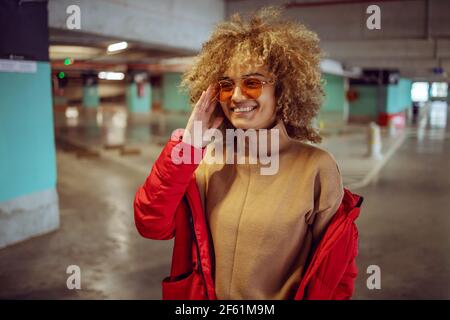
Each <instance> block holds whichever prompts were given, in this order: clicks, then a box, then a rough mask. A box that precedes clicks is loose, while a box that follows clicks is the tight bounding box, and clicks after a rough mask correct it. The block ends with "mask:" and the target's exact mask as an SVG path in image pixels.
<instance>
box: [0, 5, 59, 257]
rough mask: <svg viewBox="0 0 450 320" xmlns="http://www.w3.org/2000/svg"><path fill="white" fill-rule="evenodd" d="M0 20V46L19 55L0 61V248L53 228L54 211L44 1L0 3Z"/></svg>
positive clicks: (56, 218) (56, 213) (56, 217)
mask: <svg viewBox="0 0 450 320" xmlns="http://www.w3.org/2000/svg"><path fill="white" fill-rule="evenodd" d="M29 17H32V19H31V18H29ZM25 19H26V21H27V23H26V24H24V23H22V21H24V20H25ZM0 21H2V25H3V27H2V28H1V30H0V38H1V39H2V40H3V39H4V40H5V41H4V46H3V48H2V49H3V50H4V52H10V53H11V54H12V55H21V56H22V57H21V58H22V59H23V60H22V61H18V60H1V61H0V97H1V103H0V104H1V107H0V182H1V183H0V248H2V247H5V246H7V245H10V244H13V243H16V242H19V241H22V240H24V239H27V238H30V237H32V236H36V235H39V234H43V233H46V232H49V231H52V230H55V229H57V228H58V226H59V209H58V195H57V192H56V156H55V144H54V140H55V139H54V132H53V110H52V92H51V70H50V63H49V62H48V22H47V4H46V3H45V2H42V3H34V4H33V5H32V6H28V5H23V6H20V5H17V3H16V2H15V1H0ZM24 35H27V36H28V37H30V39H33V41H24V38H23V37H24ZM31 59H36V60H35V61H32V60H31Z"/></svg>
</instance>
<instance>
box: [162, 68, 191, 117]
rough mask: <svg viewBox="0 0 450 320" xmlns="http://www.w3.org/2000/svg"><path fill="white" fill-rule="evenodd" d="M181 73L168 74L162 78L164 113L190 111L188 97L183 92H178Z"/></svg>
mask: <svg viewBox="0 0 450 320" xmlns="http://www.w3.org/2000/svg"><path fill="white" fill-rule="evenodd" d="M180 82H181V73H179V72H168V73H164V74H163V76H162V104H163V109H164V110H166V111H186V112H189V111H190V110H191V106H190V103H189V97H188V96H187V94H186V93H185V92H181V91H180V90H179V87H178V86H179V85H180Z"/></svg>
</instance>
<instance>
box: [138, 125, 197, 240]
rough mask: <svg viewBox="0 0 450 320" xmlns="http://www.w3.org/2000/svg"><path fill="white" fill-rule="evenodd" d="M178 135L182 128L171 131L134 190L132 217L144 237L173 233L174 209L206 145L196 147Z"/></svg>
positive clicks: (160, 238)
mask: <svg viewBox="0 0 450 320" xmlns="http://www.w3.org/2000/svg"><path fill="white" fill-rule="evenodd" d="M181 139H182V131H178V133H177V134H174V135H172V137H171V139H170V140H169V141H168V142H167V144H166V146H165V147H164V148H163V150H162V152H161V154H160V155H159V157H158V159H157V160H156V162H155V164H154V165H153V167H152V170H151V172H150V175H149V176H148V177H147V179H146V181H145V183H144V184H143V185H142V186H141V187H140V188H139V189H138V190H137V192H136V196H135V198H134V220H135V224H136V228H137V230H138V231H139V233H140V235H141V236H143V237H145V238H150V239H155V240H167V239H171V238H172V237H173V236H174V232H175V212H176V210H177V207H178V206H179V204H180V202H181V200H182V198H183V195H184V193H185V192H186V189H187V187H188V185H189V183H190V181H191V179H192V176H193V174H194V171H195V170H196V168H197V167H198V165H199V162H200V160H201V159H202V158H203V155H204V152H205V148H203V149H198V148H195V147H193V146H191V145H190V144H187V143H184V142H182V141H181ZM177 159H178V160H177ZM179 159H184V161H182V162H181V163H180V161H179ZM186 160H188V161H186ZM194 160H195V161H194Z"/></svg>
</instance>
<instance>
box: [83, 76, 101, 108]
mask: <svg viewBox="0 0 450 320" xmlns="http://www.w3.org/2000/svg"><path fill="white" fill-rule="evenodd" d="M99 104H100V96H99V94H98V80H97V76H96V75H83V107H85V108H86V109H97V107H98V105H99Z"/></svg>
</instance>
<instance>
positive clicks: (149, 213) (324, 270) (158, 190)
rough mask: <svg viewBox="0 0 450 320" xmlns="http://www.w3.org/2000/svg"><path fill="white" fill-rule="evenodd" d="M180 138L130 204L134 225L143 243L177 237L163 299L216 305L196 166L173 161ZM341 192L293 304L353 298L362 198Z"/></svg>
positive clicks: (174, 137) (171, 144) (175, 137)
mask: <svg viewBox="0 0 450 320" xmlns="http://www.w3.org/2000/svg"><path fill="white" fill-rule="evenodd" d="M181 134H182V131H178V133H176V134H174V135H172V138H171V139H170V140H169V142H168V143H167V144H166V146H165V147H164V149H163V150H162V152H161V154H160V156H159V158H158V159H157V160H156V162H155V164H154V166H153V168H152V170H151V173H150V175H149V176H148V178H147V180H146V181H145V183H144V185H143V186H142V187H140V188H139V189H138V191H137V193H136V197H135V200H134V217H135V223H136V227H137V230H138V231H139V233H140V234H141V235H142V236H143V237H145V238H150V239H156V240H167V239H171V238H173V237H175V242H174V248H173V257H172V267H171V272H170V276H169V277H167V278H165V279H164V280H163V282H162V287H163V295H162V296H163V299H169V300H175V299H186V300H190V299H201V300H208V299H209V300H215V299H217V298H216V295H215V290H214V280H213V273H212V271H213V270H212V268H213V264H214V252H213V249H212V245H211V244H212V242H211V238H210V233H209V232H208V226H207V222H206V217H205V214H204V212H203V208H202V205H201V198H200V192H199V189H198V186H197V184H196V180H195V175H194V171H195V169H196V168H197V167H198V164H183V165H177V164H175V163H173V162H172V160H171V154H172V150H173V148H174V147H175V146H178V147H180V146H182V145H183V144H184V142H180V141H181ZM187 146H188V147H189V148H190V150H191V154H192V155H193V153H194V152H201V156H203V155H204V152H205V149H203V150H199V149H196V148H194V147H191V146H189V145H187ZM175 150H177V149H175ZM177 152H178V151H177ZM344 191H345V193H344V197H343V200H342V203H341V205H340V207H339V208H338V210H337V212H336V214H335V215H334V216H333V218H332V220H331V222H330V224H329V225H328V227H327V230H326V231H325V233H324V236H323V237H322V239H321V241H320V242H319V244H318V245H317V247H316V248H315V249H314V250H313V254H312V255H311V257H310V260H309V263H308V266H307V268H306V271H305V273H304V274H303V277H302V280H301V282H300V283H299V286H298V290H297V293H296V295H295V299H296V300H300V299H320V300H322V299H336V300H341V299H350V298H351V296H352V294H353V289H354V282H355V279H356V275H357V267H356V262H355V258H356V256H357V250H358V231H357V228H356V225H355V223H354V221H355V219H356V218H357V217H358V215H359V211H360V208H359V207H360V205H361V203H362V197H360V196H358V195H355V194H352V193H351V192H350V191H348V190H347V189H345V190H344ZM190 217H192V219H193V221H191V220H190V219H191V218H190ZM191 226H192V227H191ZM193 230H195V233H194V232H193ZM194 234H195V237H194ZM198 261H200V263H198Z"/></svg>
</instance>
